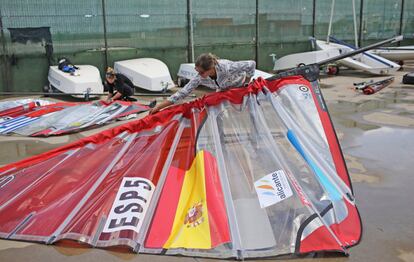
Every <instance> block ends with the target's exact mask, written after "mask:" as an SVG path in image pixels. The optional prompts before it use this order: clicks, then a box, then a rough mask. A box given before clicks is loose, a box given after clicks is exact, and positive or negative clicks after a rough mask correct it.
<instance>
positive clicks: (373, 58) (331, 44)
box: [313, 0, 401, 75]
mask: <svg viewBox="0 0 414 262" xmlns="http://www.w3.org/2000/svg"><path fill="white" fill-rule="evenodd" d="M334 9H335V0H332V5H331V15H330V19H329V26H328V36H327V38H326V41H323V40H315V41H314V43H313V44H314V45H315V46H316V48H317V49H320V50H330V49H332V48H340V49H341V50H342V52H343V53H350V52H352V51H355V50H357V49H358V48H359V47H358V40H357V39H358V30H357V22H356V12H355V0H352V9H353V20H354V41H355V45H354V46H353V45H351V44H348V43H345V42H343V41H341V40H339V39H336V38H334V37H332V36H331V32H332V19H333V15H334ZM398 41H401V39H399V40H398ZM338 63H339V64H342V65H344V66H346V67H349V68H353V69H357V70H362V71H364V72H368V73H371V74H374V75H388V74H392V73H394V72H396V71H397V70H399V69H400V65H398V64H396V63H394V62H392V61H390V60H387V59H385V58H383V57H380V56H377V55H375V54H373V53H370V52H362V53H359V54H358V55H355V56H352V57H347V58H344V59H341V60H339V61H338Z"/></svg>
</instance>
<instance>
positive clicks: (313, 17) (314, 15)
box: [312, 0, 316, 37]
mask: <svg viewBox="0 0 414 262" xmlns="http://www.w3.org/2000/svg"><path fill="white" fill-rule="evenodd" d="M312 8H313V9H312V37H315V24H316V0H313V3H312Z"/></svg>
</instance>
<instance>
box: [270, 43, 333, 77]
mask: <svg viewBox="0 0 414 262" xmlns="http://www.w3.org/2000/svg"><path fill="white" fill-rule="evenodd" d="M340 54H341V52H340V49H339V48H329V49H325V50H318V51H311V52H303V53H296V54H291V55H287V56H284V57H281V58H279V59H277V60H276V61H275V64H274V67H273V70H274V71H281V70H286V69H290V68H295V67H298V66H300V65H310V64H315V63H319V62H321V61H323V60H326V59H328V58H332V57H335V56H338V55H340Z"/></svg>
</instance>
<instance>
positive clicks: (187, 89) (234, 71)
mask: <svg viewBox="0 0 414 262" xmlns="http://www.w3.org/2000/svg"><path fill="white" fill-rule="evenodd" d="M255 69H256V62H255V61H251V60H249V61H238V62H233V61H230V60H225V59H219V60H218V64H217V65H216V73H217V79H216V81H215V80H213V79H211V78H210V77H207V78H202V77H201V76H200V75H197V76H196V77H194V78H193V79H191V80H190V82H188V83H187V84H186V85H185V86H184V87H183V88H182V89H180V90H179V91H177V92H176V93H175V94H173V95H171V96H170V97H169V98H168V100H169V101H170V102H172V103H177V102H178V101H180V100H181V99H183V98H185V97H186V96H188V95H189V94H190V93H191V92H192V91H193V90H194V89H195V88H197V87H198V86H200V85H202V86H206V87H209V88H211V89H217V90H224V89H228V88H229V87H241V86H243V84H244V81H245V79H246V77H252V76H253V75H254V71H255Z"/></svg>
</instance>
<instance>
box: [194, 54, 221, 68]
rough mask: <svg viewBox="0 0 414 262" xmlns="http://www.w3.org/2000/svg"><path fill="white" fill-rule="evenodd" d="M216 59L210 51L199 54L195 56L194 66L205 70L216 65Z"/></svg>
mask: <svg viewBox="0 0 414 262" xmlns="http://www.w3.org/2000/svg"><path fill="white" fill-rule="evenodd" d="M218 59H219V58H218V57H217V56H216V55H214V54H212V53H205V54H201V55H199V56H198V57H197V60H196V62H195V66H196V67H199V68H201V69H203V70H205V71H207V70H210V69H211V68H213V67H214V66H216V65H217V63H218Z"/></svg>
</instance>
